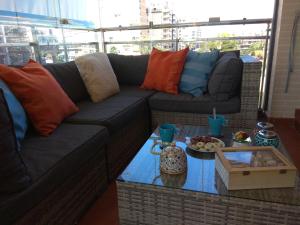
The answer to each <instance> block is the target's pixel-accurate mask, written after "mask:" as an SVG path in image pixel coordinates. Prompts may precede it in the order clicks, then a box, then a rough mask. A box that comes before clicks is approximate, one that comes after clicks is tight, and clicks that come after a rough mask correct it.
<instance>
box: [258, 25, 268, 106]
mask: <svg viewBox="0 0 300 225" xmlns="http://www.w3.org/2000/svg"><path fill="white" fill-rule="evenodd" d="M269 36H270V23H268V26H267V35H266V40H265V49H264V60H263V68H262V74H261V83H260V90H259V91H260V95H259V100H258V104H259V108H260V109H261V108H262V107H263V105H264V102H263V92H264V89H265V75H266V62H267V53H268V47H269Z"/></svg>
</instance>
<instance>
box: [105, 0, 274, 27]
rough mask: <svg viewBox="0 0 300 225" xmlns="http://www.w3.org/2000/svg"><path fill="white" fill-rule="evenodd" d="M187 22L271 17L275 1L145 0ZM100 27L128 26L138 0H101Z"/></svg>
mask: <svg viewBox="0 0 300 225" xmlns="http://www.w3.org/2000/svg"><path fill="white" fill-rule="evenodd" d="M165 2H167V3H168V5H169V8H170V9H171V10H172V11H173V12H174V13H175V14H176V16H177V17H178V18H180V19H185V20H186V21H187V22H194V21H201V22H202V21H208V18H209V17H220V18H221V20H228V19H243V18H248V19H250V18H251V19H253V18H271V17H272V16H273V7H274V0H167V1H162V0H146V4H147V6H148V7H151V6H152V5H164V4H165ZM100 6H101V11H100V14H101V15H100V18H101V20H102V22H101V25H102V26H111V25H116V23H120V24H119V25H124V26H126V25H129V24H130V23H132V22H133V21H134V20H136V18H137V17H138V16H139V0H123V1H121V0H100Z"/></svg>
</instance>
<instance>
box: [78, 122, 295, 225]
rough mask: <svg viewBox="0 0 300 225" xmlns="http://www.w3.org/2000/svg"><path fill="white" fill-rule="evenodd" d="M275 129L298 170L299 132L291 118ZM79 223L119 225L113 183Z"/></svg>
mask: <svg viewBox="0 0 300 225" xmlns="http://www.w3.org/2000/svg"><path fill="white" fill-rule="evenodd" d="M272 123H274V125H275V128H276V131H277V132H278V133H279V135H280V137H281V140H282V141H283V143H284V145H285V147H286V148H287V150H288V151H289V153H290V155H291V157H292V159H293V161H294V163H295V165H296V167H297V168H298V170H300V133H299V132H297V131H296V129H295V125H294V122H293V121H292V120H285V119H281V120H276V121H272ZM79 225H119V223H118V205H117V194H116V186H115V184H111V185H110V186H109V188H108V190H107V191H106V192H105V193H104V194H103V195H102V196H101V197H100V198H99V199H98V200H97V201H96V202H95V204H94V205H93V206H92V207H91V209H90V210H89V211H88V212H87V213H86V215H85V216H84V217H83V218H82V220H81V221H80V223H79Z"/></svg>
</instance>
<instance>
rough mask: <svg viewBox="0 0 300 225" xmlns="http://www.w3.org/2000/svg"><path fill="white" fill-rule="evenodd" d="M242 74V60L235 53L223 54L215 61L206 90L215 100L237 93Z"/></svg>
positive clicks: (221, 99) (222, 99)
mask: <svg viewBox="0 0 300 225" xmlns="http://www.w3.org/2000/svg"><path fill="white" fill-rule="evenodd" d="M242 75H243V61H242V60H241V59H239V58H237V57H236V54H235V53H232V52H231V53H226V54H224V55H223V56H222V57H221V58H220V59H219V60H218V61H217V63H216V66H215V68H214V70H213V72H212V75H211V77H210V79H209V81H208V92H209V94H210V95H211V97H213V98H214V99H215V100H217V101H226V100H228V99H230V98H232V97H234V96H237V95H239V93H240V88H241V81H242Z"/></svg>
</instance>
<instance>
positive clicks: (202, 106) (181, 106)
mask: <svg viewBox="0 0 300 225" xmlns="http://www.w3.org/2000/svg"><path fill="white" fill-rule="evenodd" d="M149 104H150V107H151V110H158V111H165V112H186V113H200V114H210V113H212V111H213V108H214V107H216V109H217V112H218V113H220V114H228V113H237V112H240V105H241V101H240V98H239V97H234V98H231V99H229V100H228V101H215V100H214V99H213V98H212V97H211V96H209V95H203V96H199V97H193V96H192V95H190V94H179V95H171V94H166V93H162V92H158V93H156V94H154V95H153V96H151V97H150V99H149Z"/></svg>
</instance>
